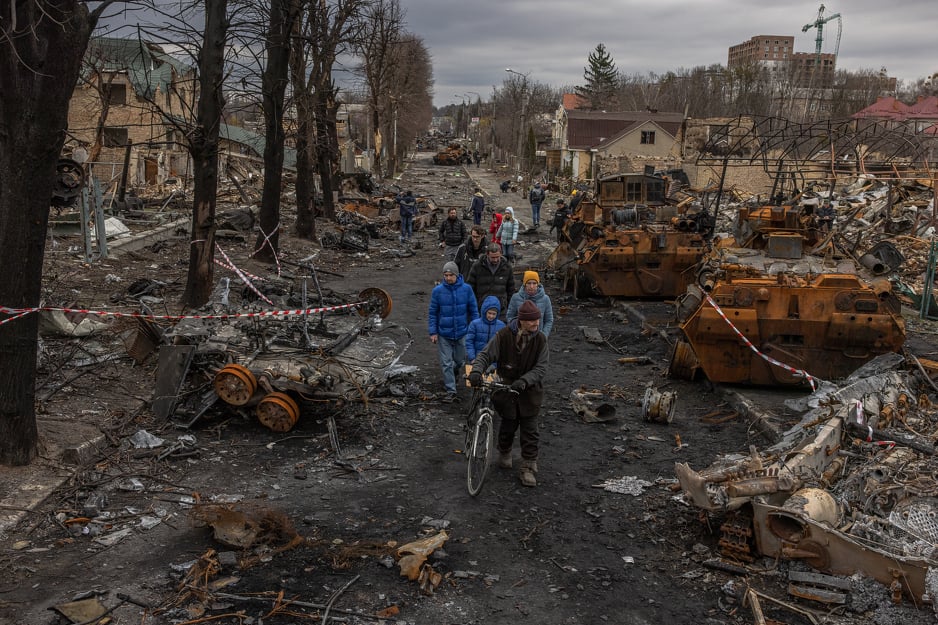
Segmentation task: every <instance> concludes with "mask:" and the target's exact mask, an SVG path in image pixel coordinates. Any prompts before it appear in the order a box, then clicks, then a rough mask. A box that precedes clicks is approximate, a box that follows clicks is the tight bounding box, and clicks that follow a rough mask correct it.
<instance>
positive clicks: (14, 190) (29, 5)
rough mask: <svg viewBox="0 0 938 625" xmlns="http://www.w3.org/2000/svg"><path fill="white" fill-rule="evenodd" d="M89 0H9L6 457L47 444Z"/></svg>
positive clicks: (2, 320) (1, 404)
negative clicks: (58, 204)
mask: <svg viewBox="0 0 938 625" xmlns="http://www.w3.org/2000/svg"><path fill="white" fill-rule="evenodd" d="M111 4H113V3H112V2H111V1H110V0H104V1H103V2H101V3H100V4H98V5H97V6H96V7H95V8H94V10H91V9H89V7H88V3H86V2H82V1H80V0H17V1H16V2H2V3H0V48H2V53H0V263H2V266H3V267H6V268H7V269H8V270H7V271H6V272H5V275H4V278H3V280H0V306H8V307H9V308H4V309H0V378H2V379H3V384H0V463H2V464H6V465H24V464H28V463H29V462H30V461H31V460H32V459H33V458H35V457H36V454H37V453H38V438H39V435H38V428H37V425H36V412H35V410H36V409H35V396H36V392H35V377H36V347H37V337H38V329H39V315H38V314H36V313H33V314H28V313H26V314H23V313H21V312H20V311H30V310H34V309H35V308H36V307H38V306H39V294H40V289H41V279H42V263H43V257H44V255H45V241H46V233H47V229H48V224H49V203H50V200H51V198H52V190H53V185H54V182H55V175H56V163H57V161H58V158H59V153H60V151H61V149H62V145H63V144H64V141H65V130H66V128H67V126H68V103H69V98H70V97H71V95H72V91H73V90H74V88H75V85H76V83H77V82H78V74H79V71H80V68H81V59H82V56H83V55H84V52H85V49H86V48H87V46H88V39H89V38H90V37H91V32H92V30H93V29H94V27H95V24H96V23H97V21H98V19H99V17H100V16H101V13H102V12H103V11H104V10H105V9H106V8H107V7H108V6H110V5H111Z"/></svg>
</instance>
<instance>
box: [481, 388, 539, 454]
mask: <svg viewBox="0 0 938 625" xmlns="http://www.w3.org/2000/svg"><path fill="white" fill-rule="evenodd" d="M499 395H504V394H503V393H497V394H496V395H495V396H493V397H492V403H493V404H494V405H495V410H497V411H498V414H499V416H500V417H501V423H500V424H499V427H498V450H499V451H501V452H507V451H511V447H512V444H513V443H514V440H515V432H517V431H518V430H519V429H520V430H521V458H522V459H523V460H537V453H538V443H539V442H540V434H539V433H538V430H537V421H538V415H537V413H535V414H533V415H527V416H526V415H522V414H521V413H520V411H519V410H518V400H517V398H516V397H515V396H508V397H499Z"/></svg>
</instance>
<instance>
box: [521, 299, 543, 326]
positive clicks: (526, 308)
mask: <svg viewBox="0 0 938 625" xmlns="http://www.w3.org/2000/svg"><path fill="white" fill-rule="evenodd" d="M540 318H541V310H540V309H539V308H538V307H537V304H535V303H534V302H532V301H531V300H529V299H526V300H524V302H523V303H522V304H521V306H520V307H519V308H518V319H520V320H522V321H534V320H535V319H540Z"/></svg>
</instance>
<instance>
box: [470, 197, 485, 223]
mask: <svg viewBox="0 0 938 625" xmlns="http://www.w3.org/2000/svg"><path fill="white" fill-rule="evenodd" d="M469 208H470V210H472V223H473V225H476V226H480V225H482V213H484V212H485V197H484V196H483V195H482V189H479V188H476V190H475V193H473V194H472V204H470V205H469Z"/></svg>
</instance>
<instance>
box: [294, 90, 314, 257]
mask: <svg viewBox="0 0 938 625" xmlns="http://www.w3.org/2000/svg"><path fill="white" fill-rule="evenodd" d="M299 99H300V98H297V107H296V111H297V115H298V116H299V118H300V121H299V123H298V124H297V134H296V224H295V225H294V231H295V232H296V235H297V236H298V237H300V238H301V239H307V240H310V241H315V240H316V211H315V206H316V201H315V192H316V189H315V187H314V185H313V180H314V176H315V173H316V168H315V167H314V163H313V156H312V141H310V135H311V129H312V124H311V122H310V120H309V118H308V117H306V118H304V115H309V114H310V113H309V109H308V108H307V109H306V112H304V111H303V110H301V107H300V106H299Z"/></svg>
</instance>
